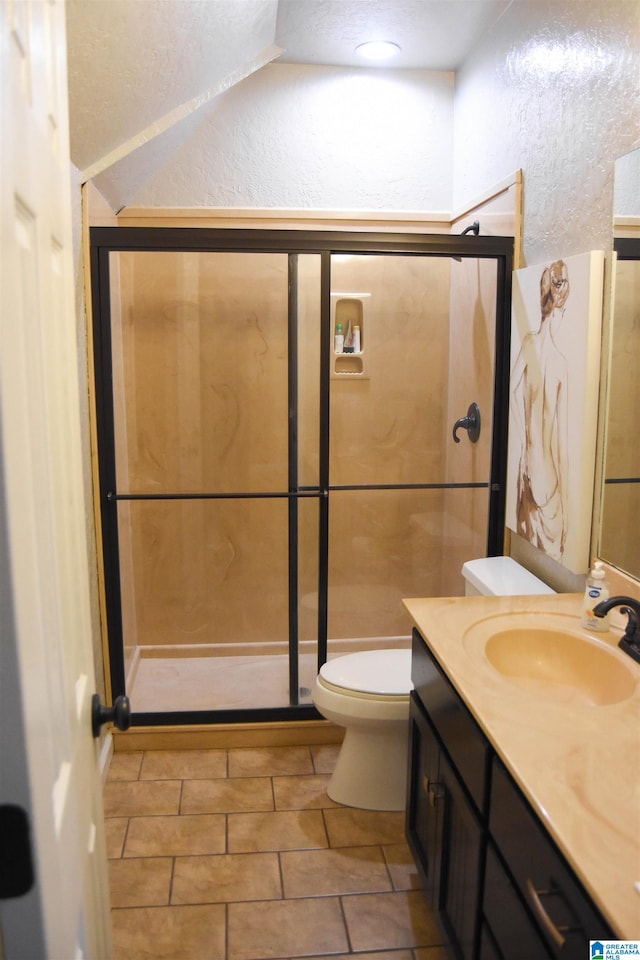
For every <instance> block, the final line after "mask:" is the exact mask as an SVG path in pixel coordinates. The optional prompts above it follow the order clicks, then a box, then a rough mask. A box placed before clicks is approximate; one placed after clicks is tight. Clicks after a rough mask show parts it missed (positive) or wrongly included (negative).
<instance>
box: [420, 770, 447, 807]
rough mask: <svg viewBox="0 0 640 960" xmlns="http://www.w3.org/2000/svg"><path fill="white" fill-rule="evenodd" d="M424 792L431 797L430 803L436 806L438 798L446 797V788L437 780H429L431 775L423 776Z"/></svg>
mask: <svg viewBox="0 0 640 960" xmlns="http://www.w3.org/2000/svg"><path fill="white" fill-rule="evenodd" d="M422 792H423V793H424V795H425V796H427V797H428V798H429V803H430V804H431V806H432V807H435V805H436V803H437V802H438V800H442V799H443V798H444V788H443V786H442V784H441V783H438V782H437V781H435V780H429V777H427V776H424V777H423V778H422Z"/></svg>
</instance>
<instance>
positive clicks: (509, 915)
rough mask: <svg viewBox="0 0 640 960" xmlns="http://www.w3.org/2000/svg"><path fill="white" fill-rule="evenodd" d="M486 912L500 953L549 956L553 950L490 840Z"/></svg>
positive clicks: (528, 958) (526, 958)
mask: <svg viewBox="0 0 640 960" xmlns="http://www.w3.org/2000/svg"><path fill="white" fill-rule="evenodd" d="M483 913H484V916H485V919H486V922H487V923H488V925H489V927H490V929H491V933H492V934H493V938H494V941H495V944H497V946H498V949H499V953H498V956H501V957H517V958H518V960H549V958H550V956H551V954H550V953H549V951H548V950H547V949H546V947H545V944H544V941H543V940H542V938H541V936H540V933H539V931H538V927H537V924H536V922H535V921H534V920H533V919H532V918H531V917H530V916H529V914H528V912H527V911H526V909H525V908H524V906H523V904H522V901H521V899H520V896H519V894H518V892H517V890H516V887H515V885H514V883H513V881H512V880H511V877H510V876H509V874H508V873H507V871H506V870H505V869H504V867H503V866H502V864H501V862H500V860H499V858H498V857H497V855H496V853H495V851H494V850H493V849H492V847H491V844H489V846H488V848H487V858H486V863H485V881H484V903H483ZM488 955H489V956H490V955H491V954H490V952H489V953H488Z"/></svg>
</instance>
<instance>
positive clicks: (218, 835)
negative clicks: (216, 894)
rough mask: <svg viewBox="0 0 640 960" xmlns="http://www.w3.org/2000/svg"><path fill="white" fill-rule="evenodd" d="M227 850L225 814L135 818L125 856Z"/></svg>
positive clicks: (127, 841) (128, 836)
mask: <svg viewBox="0 0 640 960" xmlns="http://www.w3.org/2000/svg"><path fill="white" fill-rule="evenodd" d="M225 848H226V820H225V817H224V814H220V813H218V814H201V815H197V816H188V815H187V816H185V815H181V816H173V817H162V816H157V817H132V818H131V820H130V822H129V829H128V831H127V839H126V843H125V847H124V853H123V856H124V857H160V856H163V855H164V856H169V857H177V856H181V855H182V856H186V855H188V854H203V853H224V851H225ZM190 902H192V901H190Z"/></svg>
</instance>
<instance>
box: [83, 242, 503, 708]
mask: <svg viewBox="0 0 640 960" xmlns="http://www.w3.org/2000/svg"><path fill="white" fill-rule="evenodd" d="M90 248H91V254H90V262H91V291H92V310H93V345H94V358H93V360H94V378H95V403H96V427H97V438H98V473H99V502H100V518H101V528H102V547H103V549H102V553H103V556H102V561H103V576H104V590H105V602H106V617H107V633H108V649H109V673H110V681H111V695H112V698H113V700H115V698H116V697H118V696H120V695H121V694H124V693H126V690H125V663H124V645H123V639H124V638H123V627H122V598H121V591H120V559H119V545H118V515H117V505H118V502H119V501H126V500H145V499H147V500H151V499H164V500H170V499H220V500H222V499H226V500H228V499H239V498H240V499H241V498H245V499H258V498H272V499H277V498H280V499H282V498H284V499H287V501H288V515H289V688H290V690H291V691H293V692H294V693H293V696H292V697H291V699H292V700H293V701H294V702H291V703H290V705H289V706H286V707H269V708H256V709H250V708H244V709H224V710H184V711H179V712H178V711H172V712H166V711H162V710H161V709H160V710H158V711H157V712H148V713H135V712H134V713H133V714H132V725H133V726H158V725H166V724H176V725H189V724H196V723H198V724H202V723H205V724H215V723H242V722H264V721H277V720H284V719H288V720H304V719H309V720H315V719H318V718H319V716H320V715H319V714H318V712H317V711H316V709H315V707H314V706H313V705H312V704H300V703H298V702H297V691H298V637H297V616H298V613H297V611H298V606H297V604H298V596H297V593H298V590H297V552H296V526H297V518H298V501H299V500H301V499H308V498H315V499H317V501H318V509H319V570H318V667H319V666H320V665H321V664H322V663H324V662H325V660H326V657H327V594H328V544H329V493H330V490H331V487H330V483H329V369H330V367H329V364H330V344H331V329H330V328H331V315H330V309H331V308H330V293H331V256H332V255H333V254H387V255H403V256H411V255H414V256H430V257H456V258H469V259H476V260H477V259H483V260H494V261H495V262H496V270H497V277H496V330H495V355H494V391H493V416H492V442H491V466H490V478H489V481H488V482H485V481H483V482H476V483H433V484H430V483H418V484H392V485H389V486H390V487H392V488H393V489H450V488H453V487H458V488H460V487H462V488H471V487H485V488H487V489H488V495H489V518H488V534H487V548H486V552H487V556H496V555H500V554H502V552H503V537H504V514H505V499H506V495H505V485H506V451H507V427H508V405H509V366H508V364H509V349H510V334H511V280H512V270H513V238H512V237H484V236H468V235H467V236H460V235H455V236H451V235H448V234H447V235H445V234H418V233H415V234H414V233H410V234H404V233H379V232H367V231H362V232H348V231H344V232H343V231H308V230H261V229H241V228H237V229H236V228H232V229H228V228H226V229H218V228H191V227H93V228H91V231H90ZM122 251H129V252H133V251H136V252H140V251H145V252H151V251H157V252H181V253H182V252H197V253H207V252H225V253H280V254H287V256H288V265H289V304H288V332H289V336H288V341H289V344H288V369H289V386H288V402H289V476H288V490H287V491H281V492H259V491H257V492H251V493H246V494H245V493H233V494H230V493H226V494H225V493H222V494H206V493H204V494H123V493H118V492H117V484H116V463H115V418H114V405H113V385H112V353H111V292H110V290H111V288H110V262H109V261H110V254H111V253H112V252H122ZM298 254H317V255H320V263H321V271H320V297H321V305H320V331H319V335H320V338H321V340H320V364H321V370H320V413H319V438H320V450H319V478H318V480H319V483H318V486H317V487H313V488H310V487H302V488H301V487H300V486H299V485H298V477H297V448H296V445H297V433H296V416H297V349H296V347H297V339H296V338H297V301H296V282H295V280H296V270H297V255H298ZM364 487H365V488H366V489H386V486H385V485H375V484H369V485H364ZM336 489H340V488H336Z"/></svg>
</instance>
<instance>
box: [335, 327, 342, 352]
mask: <svg viewBox="0 0 640 960" xmlns="http://www.w3.org/2000/svg"><path fill="white" fill-rule="evenodd" d="M333 350H334V352H335V353H342V352H343V351H344V334H343V332H342V324H341V323H337V324H336V336H335V340H334V343H333Z"/></svg>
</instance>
